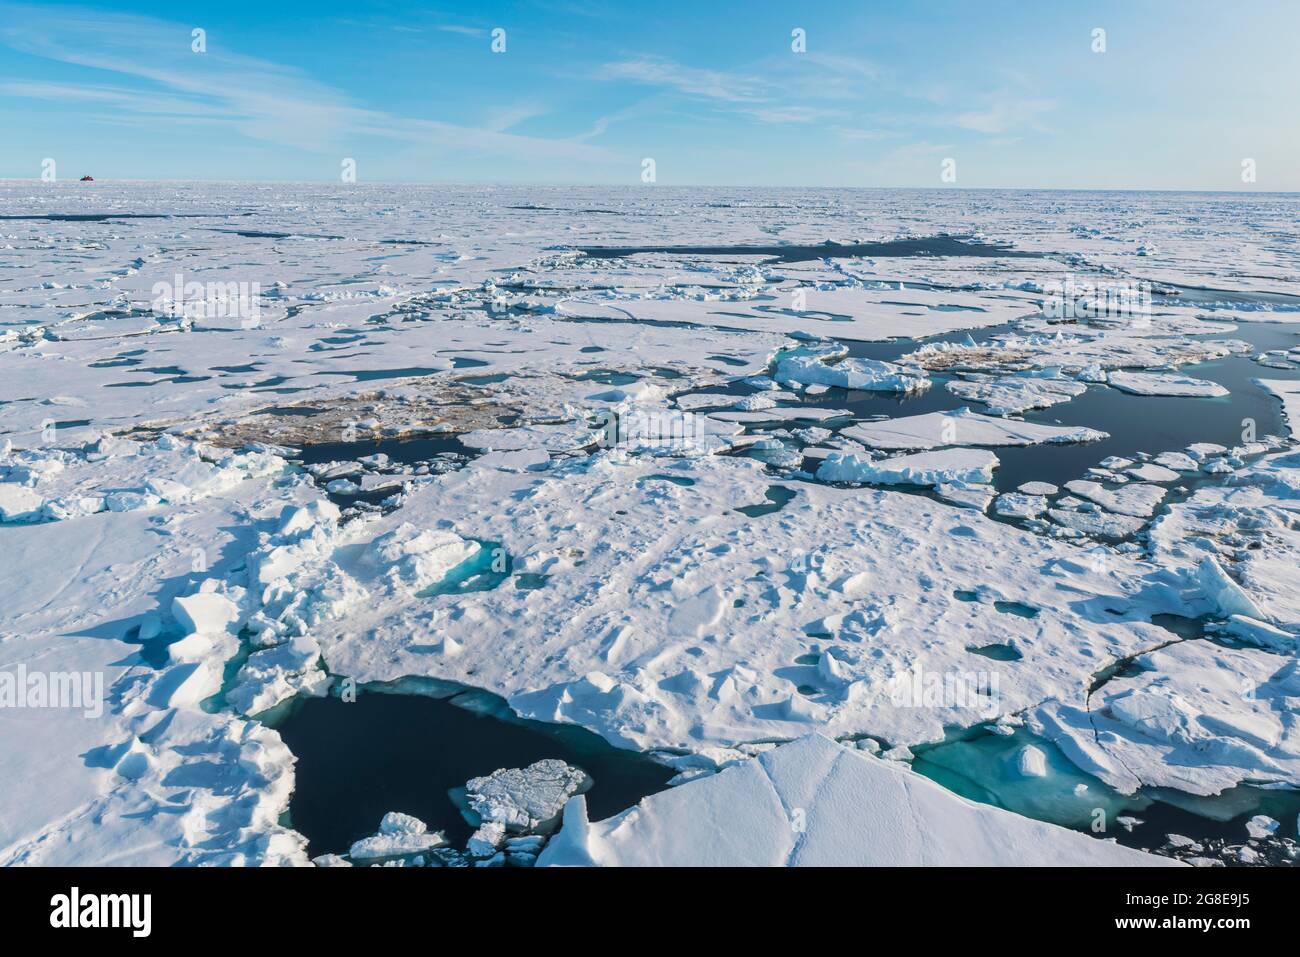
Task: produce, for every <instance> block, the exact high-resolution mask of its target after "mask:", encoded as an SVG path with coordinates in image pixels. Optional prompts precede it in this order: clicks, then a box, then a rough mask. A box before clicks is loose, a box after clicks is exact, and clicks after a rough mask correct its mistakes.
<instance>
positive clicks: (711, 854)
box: [538, 735, 1176, 867]
mask: <svg viewBox="0 0 1300 957" xmlns="http://www.w3.org/2000/svg"><path fill="white" fill-rule="evenodd" d="M1175 864H1176V862H1174V861H1171V860H1170V859H1168V858H1161V857H1156V856H1154V855H1150V854H1144V853H1142V852H1140V851H1135V850H1130V849H1129V848H1125V847H1120V846H1119V845H1117V844H1114V843H1111V842H1108V841H1102V840H1098V839H1097V838H1094V837H1090V836H1088V835H1086V834H1081V833H1079V832H1077V831H1070V830H1067V829H1065V828H1062V827H1057V826H1056V825H1053V824H1044V823H1042V822H1039V821H1032V820H1029V819H1028V818H1023V817H1020V816H1018V815H1015V814H1012V813H1010V812H1008V811H1003V810H1001V809H1000V808H995V807H991V806H988V805H984V804H975V803H973V802H971V801H967V800H965V799H964V798H961V797H958V796H957V795H955V794H953V793H951V792H949V791H946V790H944V789H943V788H942V787H940V786H939V785H937V784H935V783H934V782H933V781H931V780H929V779H928V778H925V777H922V776H921V775H919V774H915V773H913V772H911V771H910V770H908V769H906V768H904V767H900V766H899V765H898V764H896V763H894V762H890V761H884V760H881V759H880V758H876V757H872V756H870V755H867V754H864V753H862V752H860V751H856V750H851V749H849V748H845V747H843V746H841V745H838V744H836V743H834V742H833V741H830V740H828V739H827V738H824V737H821V736H820V735H808V736H806V737H803V738H800V739H798V740H797V741H793V742H791V743H790V744H785V745H782V746H781V747H779V748H776V749H775V750H773V751H769V752H767V753H766V754H763V755H761V756H759V757H757V758H752V759H750V760H748V761H745V762H742V763H741V764H739V765H736V766H735V767H731V768H728V769H726V770H724V771H722V772H720V773H718V774H716V775H714V776H712V777H708V778H704V779H703V780H698V781H691V782H689V783H687V784H683V785H681V786H679V787H676V788H673V789H671V790H669V791H664V792H663V793H661V794H656V795H653V796H652V797H649V798H645V799H643V800H642V801H641V803H640V804H638V805H637V806H636V807H634V808H632V809H631V810H628V811H624V812H623V813H622V814H619V815H616V816H615V817H612V818H610V819H609V820H607V821H598V822H590V821H588V820H587V813H586V804H585V802H584V801H583V799H582V798H575V799H574V800H572V801H571V802H570V803H569V804H568V805H567V806H566V808H565V811H564V824H563V827H562V829H561V830H560V833H559V834H558V835H556V836H555V837H554V838H552V839H551V842H550V843H549V844H548V845H547V847H546V849H545V850H544V851H543V852H542V855H541V857H540V858H539V859H538V865H539V866H574V865H577V866H591V865H598V866H604V867H610V866H632V867H642V866H670V867H772V866H789V867H859V866H892V867H908V866H934V865H944V866H979V867H987V866H999V865H1001V866H1013V867H1032V866H1053V867H1069V866H1080V865H1108V866H1130V867H1158V866H1170V865H1175Z"/></svg>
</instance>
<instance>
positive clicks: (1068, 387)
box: [947, 376, 1088, 415]
mask: <svg viewBox="0 0 1300 957" xmlns="http://www.w3.org/2000/svg"><path fill="white" fill-rule="evenodd" d="M947 388H948V391H949V392H951V393H952V394H953V395H955V396H957V397H958V398H962V399H968V400H970V401H972V402H982V403H983V404H984V407H985V408H986V409H987V410H988V413H989V414H990V415H1020V414H1023V413H1025V412H1028V411H1030V410H1031V409H1046V408H1049V407H1050V406H1053V405H1057V404H1059V403H1061V402H1068V401H1070V400H1071V399H1073V398H1075V397H1076V396H1080V395H1083V393H1084V392H1086V391H1088V386H1087V385H1086V384H1085V383H1082V382H1075V381H1074V380H1073V379H1065V378H1059V377H1058V378H1053V377H1047V376H1006V377H1004V378H1001V379H976V380H965V379H954V380H952V381H950V382H949V383H948V385H947Z"/></svg>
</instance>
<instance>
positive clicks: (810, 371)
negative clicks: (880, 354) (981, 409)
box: [772, 355, 930, 393]
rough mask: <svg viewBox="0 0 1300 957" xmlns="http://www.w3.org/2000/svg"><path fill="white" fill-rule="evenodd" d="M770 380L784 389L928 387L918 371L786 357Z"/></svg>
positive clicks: (849, 361) (879, 364)
mask: <svg viewBox="0 0 1300 957" xmlns="http://www.w3.org/2000/svg"><path fill="white" fill-rule="evenodd" d="M772 378H774V379H775V380H776V381H777V382H780V383H782V384H783V385H791V384H795V385H826V386H835V387H838V388H841V389H860V390H863V391H866V392H908V393H911V392H923V391H924V390H926V389H928V388H929V387H930V379H929V377H928V376H927V375H926V374H925V373H924V372H923V371H921V370H919V369H916V368H915V367H912V368H905V367H903V366H900V365H896V364H894V363H892V362H881V361H880V360H878V359H842V360H840V361H839V362H837V363H835V364H834V365H828V364H827V363H825V362H823V361H822V360H821V358H819V357H818V356H804V355H796V356H787V357H785V358H782V359H780V360H778V361H777V364H776V369H775V370H774V371H773V373H772Z"/></svg>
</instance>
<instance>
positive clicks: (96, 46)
mask: <svg viewBox="0 0 1300 957" xmlns="http://www.w3.org/2000/svg"><path fill="white" fill-rule="evenodd" d="M0 44H4V45H6V46H9V47H12V48H14V49H17V50H20V51H22V52H24V53H28V54H33V55H36V56H41V57H45V58H48V59H50V60H55V61H59V62H63V63H68V64H74V65H77V66H81V67H88V68H92V69H95V70H99V71H103V72H104V73H105V74H108V75H111V76H112V77H113V78H114V79H115V82H105V83H101V84H87V85H81V84H66V83H65V84H50V83H45V84H32V83H28V84H22V83H21V82H17V81H14V82H11V83H10V84H9V92H10V93H11V95H15V96H26V97H31V98H37V99H52V100H58V101H60V102H68V103H70V102H78V101H80V102H93V103H94V104H96V105H97V106H98V107H101V108H105V107H106V108H110V109H113V110H118V111H121V112H123V113H133V114H136V115H146V116H147V115H158V114H163V113H171V114H176V115H183V116H185V117H187V118H190V119H197V120H207V121H210V122H213V123H220V124H223V125H226V126H228V127H230V128H231V129H233V130H234V131H237V132H238V133H240V134H242V135H244V136H247V137H250V138H253V139H257V140H261V141H264V142H268V143H276V144H281V145H285V146H293V147H296V148H300V149H306V150H309V151H315V152H326V151H335V152H337V151H340V150H343V149H345V148H346V147H347V146H348V144H352V143H355V142H356V140H357V138H358V137H363V136H373V137H377V138H382V139H388V140H393V141H398V142H402V143H407V144H413V145H418V146H424V147H429V148H435V149H439V150H443V151H458V152H470V153H474V152H482V153H490V154H504V155H509V156H517V157H525V158H529V159H538V158H547V159H567V160H574V161H588V162H600V161H608V160H610V159H611V158H612V157H613V154H612V153H611V152H610V151H609V150H606V149H604V148H602V147H599V146H595V145H592V144H590V143H586V142H583V141H581V140H579V139H570V138H561V139H548V138H542V137H531V136H519V135H516V134H512V133H509V132H505V130H507V129H509V128H510V126H513V125H514V124H515V123H517V122H520V121H521V120H522V118H523V117H522V115H517V116H516V118H515V119H514V120H513V122H511V121H510V118H509V117H508V116H507V117H505V118H504V119H505V122H502V119H501V118H498V120H497V121H496V122H495V123H494V124H493V125H490V126H489V127H486V128H478V127H468V126H462V125H458V124H454V123H448V122H442V121H438V120H430V119H418V118H413V117H405V116H399V115H395V114H392V113H389V112H386V111H383V110H375V109H369V108H366V107H363V106H359V105H357V104H355V103H353V102H352V101H351V100H350V99H349V98H348V97H346V96H345V95H344V94H343V93H341V92H340V91H338V90H336V89H334V88H332V87H330V86H328V85H326V84H323V83H320V82H317V81H315V80H313V79H311V78H310V77H308V76H305V75H304V74H302V73H301V72H299V71H297V70H294V69H291V68H288V67H285V66H282V65H280V64H276V63H272V62H270V61H266V60H262V59H257V58H254V57H248V56H243V55H240V54H238V53H234V52H230V51H228V50H224V49H223V48H222V46H221V43H220V38H219V37H215V36H209V37H208V50H207V52H206V53H202V54H198V53H194V52H192V51H191V48H190V28H189V27H188V26H184V25H178V24H175V23H169V22H166V21H162V20H156V19H152V18H147V17H140V16H135V15H127V14H106V13H102V12H98V11H90V10H85V9H81V8H73V7H68V8H51V7H40V8H36V7H28V6H21V5H15V4H0ZM132 81H134V84H135V85H133V86H128V85H126V84H128V83H130V82H132ZM493 126H495V127H496V128H493Z"/></svg>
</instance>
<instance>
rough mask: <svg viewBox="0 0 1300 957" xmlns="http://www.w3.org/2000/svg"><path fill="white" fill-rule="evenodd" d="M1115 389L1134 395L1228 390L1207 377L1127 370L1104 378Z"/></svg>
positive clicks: (1214, 393)
mask: <svg viewBox="0 0 1300 957" xmlns="http://www.w3.org/2000/svg"><path fill="white" fill-rule="evenodd" d="M1106 381H1107V382H1109V383H1110V384H1111V385H1112V386H1114V387H1115V388H1116V389H1121V390H1123V391H1124V392H1131V393H1133V394H1134V395H1173V396H1210V397H1212V396H1220V395H1227V394H1228V390H1227V389H1225V388H1224V387H1223V386H1221V385H1219V384H1218V383H1217V382H1211V381H1210V380H1209V379H1195V378H1193V377H1192V376H1186V375H1179V374H1177V373H1173V372H1127V371H1123V370H1116V371H1115V372H1112V373H1110V375H1109V376H1108V377H1107V379H1106Z"/></svg>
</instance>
